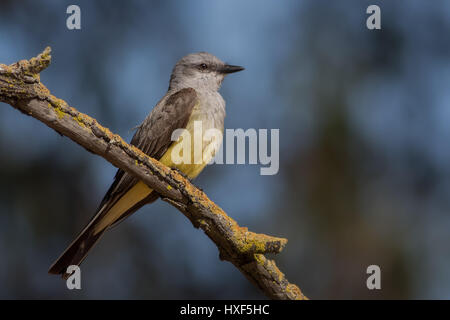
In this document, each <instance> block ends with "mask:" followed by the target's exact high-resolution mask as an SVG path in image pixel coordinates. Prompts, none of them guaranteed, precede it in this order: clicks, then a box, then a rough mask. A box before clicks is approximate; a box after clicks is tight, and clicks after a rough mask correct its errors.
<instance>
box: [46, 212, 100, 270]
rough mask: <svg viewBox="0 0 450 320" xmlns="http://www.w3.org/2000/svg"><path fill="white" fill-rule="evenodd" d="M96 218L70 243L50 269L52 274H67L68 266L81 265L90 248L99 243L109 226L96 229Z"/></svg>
mask: <svg viewBox="0 0 450 320" xmlns="http://www.w3.org/2000/svg"><path fill="white" fill-rule="evenodd" d="M95 220H96V219H94V220H93V221H92V222H91V223H89V225H88V226H87V227H86V228H85V229H84V230H83V231H82V232H81V233H80V235H79V236H78V237H77V238H76V239H75V240H74V241H73V242H72V243H71V244H70V246H69V247H68V248H67V249H66V251H64V252H63V254H61V256H60V257H59V258H58V259H57V260H56V261H55V262H54V263H53V265H52V266H51V267H50V269H49V270H48V273H51V274H61V275H63V277H64V276H66V271H67V268H68V267H69V266H70V265H77V266H78V265H80V264H81V262H83V260H84V258H85V257H86V255H87V254H88V252H89V250H91V249H92V247H93V246H94V245H95V244H96V243H97V241H98V240H99V239H100V238H101V236H102V235H103V233H104V232H105V231H106V229H107V228H103V229H102V230H96V226H97V224H98V222H97V223H96V221H95Z"/></svg>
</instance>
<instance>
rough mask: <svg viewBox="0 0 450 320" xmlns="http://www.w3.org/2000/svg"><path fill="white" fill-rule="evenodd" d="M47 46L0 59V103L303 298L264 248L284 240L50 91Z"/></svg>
mask: <svg viewBox="0 0 450 320" xmlns="http://www.w3.org/2000/svg"><path fill="white" fill-rule="evenodd" d="M50 52H51V49H50V47H47V48H46V49H45V50H44V52H42V53H41V54H40V55H38V56H37V57H35V58H31V59H30V60H21V61H19V62H17V63H14V64H12V65H4V64H0V102H5V103H7V104H10V105H11V106H13V107H14V108H16V109H18V110H20V111H21V112H23V113H25V114H27V115H30V116H32V117H34V118H36V119H38V120H40V121H42V122H43V123H45V124H46V125H47V126H49V127H50V128H52V129H54V130H56V131H57V132H58V133H60V134H61V135H65V136H67V137H69V138H70V139H72V140H73V141H74V142H76V143H78V144H79V145H81V146H83V147H84V148H85V149H86V150H88V151H89V152H92V153H94V154H97V155H99V156H101V157H103V158H104V159H106V160H107V161H109V162H110V163H112V164H113V165H114V166H116V167H118V168H120V169H122V170H125V171H127V172H128V173H130V174H132V175H134V176H135V177H136V178H138V179H140V180H141V181H143V182H144V183H146V184H147V185H148V186H149V187H150V188H152V189H153V190H155V191H156V192H158V194H159V195H160V196H161V198H162V200H164V201H166V202H168V203H170V204H171V205H173V206H174V207H176V208H177V209H179V210H180V211H181V212H182V213H183V214H184V215H185V216H186V217H187V218H188V219H189V220H190V221H191V223H192V224H193V225H194V227H196V228H200V229H202V230H203V231H204V232H205V234H206V235H207V236H208V237H209V238H210V239H211V240H212V241H213V242H214V243H215V244H216V246H217V248H218V250H219V256H220V258H221V259H222V260H227V261H230V262H231V263H232V264H233V265H234V266H236V268H238V269H239V270H240V271H241V272H242V273H243V274H244V275H245V276H246V277H247V279H249V280H250V281H251V282H252V283H254V284H255V285H256V286H257V287H258V288H259V289H260V290H261V291H262V292H264V293H265V294H266V295H267V296H268V297H269V298H272V299H290V300H294V299H295V300H302V299H306V297H305V296H304V295H303V293H302V292H301V290H300V289H299V288H298V287H297V286H296V285H295V284H292V283H289V281H288V280H287V279H286V277H285V276H284V274H283V273H282V272H281V271H280V270H279V269H278V267H277V266H276V264H275V262H274V261H273V260H269V259H267V258H266V257H265V254H268V253H279V252H281V250H282V249H283V248H284V246H285V245H286V243H287V239H284V238H278V237H272V236H269V235H265V234H258V233H254V232H251V231H249V230H248V229H247V228H245V227H240V226H239V225H238V224H237V222H236V221H235V220H233V219H232V218H230V217H229V216H228V215H227V214H226V213H225V212H224V211H223V210H222V209H221V208H220V207H219V206H217V205H216V204H215V203H214V202H213V201H211V200H210V199H209V198H208V197H207V195H206V194H205V193H204V192H203V191H201V190H199V189H198V188H196V187H195V186H194V185H193V184H191V183H190V181H188V180H187V179H186V178H184V177H183V176H182V175H181V174H179V173H178V172H177V171H175V170H171V169H170V168H169V167H166V166H165V165H163V164H162V163H160V162H159V161H158V160H156V159H153V158H151V157H149V156H147V155H146V154H144V153H143V152H142V151H141V150H139V149H138V148H136V147H134V146H132V145H129V144H128V143H126V142H125V141H124V140H123V139H122V138H121V137H120V136H119V135H116V134H113V133H112V132H111V131H110V130H109V129H107V128H105V127H103V126H102V125H100V124H99V123H98V122H97V120H95V119H94V118H91V117H89V116H88V115H86V114H83V113H81V112H79V111H77V110H76V109H75V108H72V107H71V106H69V104H68V103H67V102H65V101H64V100H62V99H58V98H56V97H55V96H53V95H51V94H50V91H49V90H48V89H47V88H46V87H45V86H44V85H43V84H42V83H41V82H40V77H39V73H40V72H42V71H43V70H44V69H45V68H47V67H48V66H49V64H50V62H51V55H50Z"/></svg>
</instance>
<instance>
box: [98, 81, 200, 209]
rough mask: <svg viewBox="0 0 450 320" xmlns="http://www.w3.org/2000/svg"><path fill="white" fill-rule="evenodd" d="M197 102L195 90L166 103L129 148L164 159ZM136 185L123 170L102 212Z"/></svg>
mask: <svg viewBox="0 0 450 320" xmlns="http://www.w3.org/2000/svg"><path fill="white" fill-rule="evenodd" d="M197 102H198V96H197V93H196V92H195V90H194V89H192V88H186V89H182V90H180V91H177V92H175V93H173V94H172V95H170V96H169V97H168V98H167V99H165V100H164V99H163V100H162V101H161V102H160V103H159V104H158V105H157V106H156V107H155V108H154V109H153V110H152V112H151V113H150V114H149V115H148V117H147V118H146V119H145V120H144V122H143V123H142V124H141V125H140V126H139V127H138V128H137V130H136V132H135V134H134V136H133V138H132V139H131V143H130V144H132V145H134V146H136V147H137V148H138V149H140V150H141V151H142V152H144V153H145V154H147V155H149V156H150V157H152V158H155V159H157V160H159V159H161V157H162V156H163V155H164V153H165V152H166V151H167V149H169V147H170V145H171V144H172V143H173V141H172V139H171V137H172V132H173V131H174V130H176V129H178V128H185V127H186V125H187V123H188V121H189V117H190V116H191V113H192V110H193V109H194V106H195V105H196V104H197ZM137 181H138V180H137V179H136V178H135V177H134V176H132V175H130V174H128V173H127V172H125V171H123V170H122V169H119V170H117V173H116V175H115V177H114V182H113V184H112V185H111V187H110V188H109V190H108V192H107V193H106V195H105V197H104V198H103V200H102V202H101V203H100V206H99V209H100V208H102V207H103V206H104V205H105V204H107V203H108V202H109V203H108V206H111V205H114V203H115V201H114V199H119V198H120V197H121V195H122V194H124V193H126V192H127V191H128V190H129V189H130V188H131V187H132V186H133V185H135V184H136V183H137ZM153 196H155V194H153ZM156 198H157V196H156V197H155V199H156ZM116 201H117V200H116ZM103 211H108V210H103Z"/></svg>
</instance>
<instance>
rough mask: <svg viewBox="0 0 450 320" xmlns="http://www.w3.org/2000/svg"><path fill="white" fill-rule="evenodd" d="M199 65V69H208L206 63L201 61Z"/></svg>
mask: <svg viewBox="0 0 450 320" xmlns="http://www.w3.org/2000/svg"><path fill="white" fill-rule="evenodd" d="M199 67H200V69H201V70H206V69H208V66H207V65H206V63H202V64H201V65H200V66H199Z"/></svg>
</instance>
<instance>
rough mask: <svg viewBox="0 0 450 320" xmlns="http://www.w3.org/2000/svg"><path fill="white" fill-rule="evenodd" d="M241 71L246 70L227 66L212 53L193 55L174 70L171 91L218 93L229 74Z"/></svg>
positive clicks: (171, 78)
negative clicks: (188, 90) (193, 90)
mask: <svg viewBox="0 0 450 320" xmlns="http://www.w3.org/2000/svg"><path fill="white" fill-rule="evenodd" d="M241 70H244V68H242V67H239V66H232V65H229V64H226V63H225V62H223V61H222V60H220V59H219V58H217V57H215V56H213V55H212V54H210V53H207V52H199V53H191V54H189V55H187V56H185V57H183V58H181V59H180V60H179V61H178V62H177V64H176V65H175V67H174V68H173V71H172V76H171V77H170V85H169V89H176V90H179V89H183V88H194V89H198V90H211V91H218V90H219V89H220V85H221V84H222V81H223V79H224V78H225V76H226V75H227V74H229V73H233V72H238V71H241Z"/></svg>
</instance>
